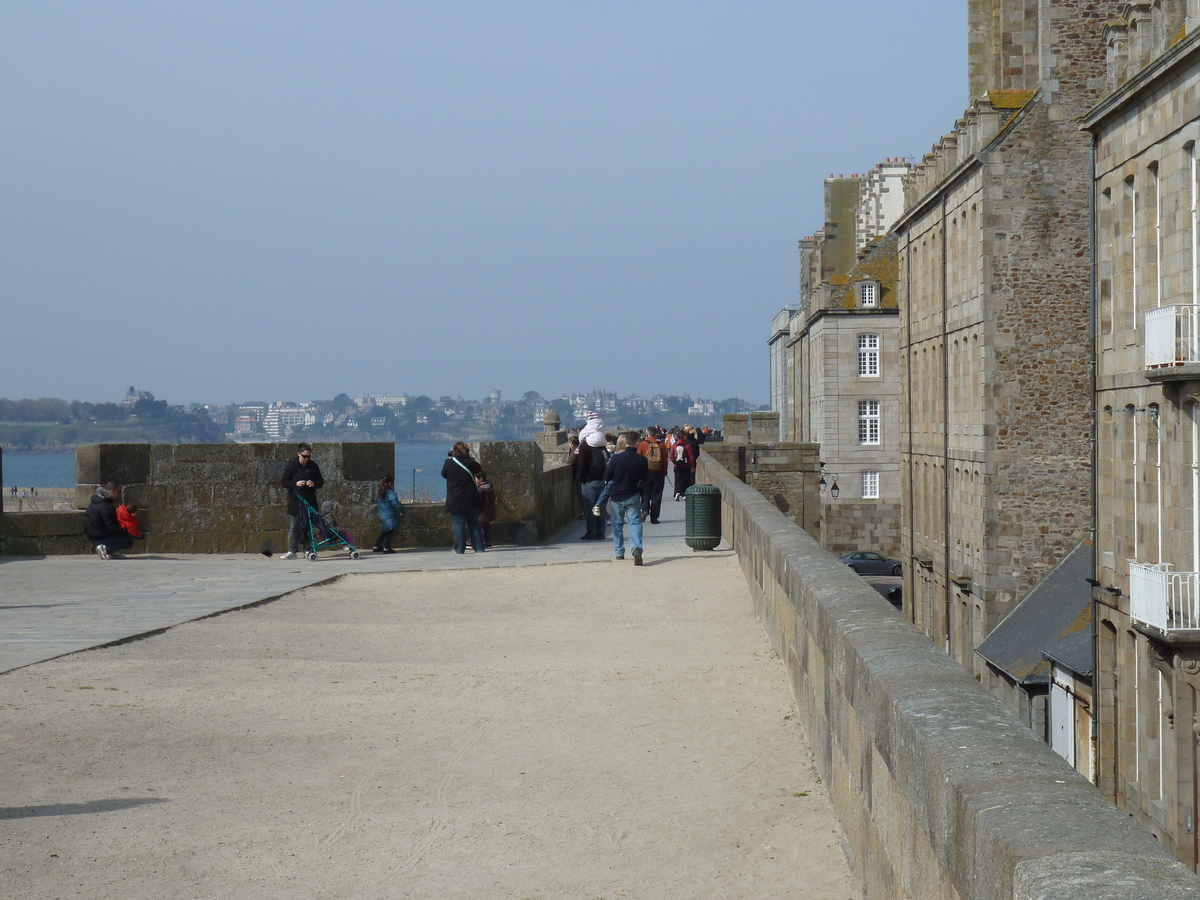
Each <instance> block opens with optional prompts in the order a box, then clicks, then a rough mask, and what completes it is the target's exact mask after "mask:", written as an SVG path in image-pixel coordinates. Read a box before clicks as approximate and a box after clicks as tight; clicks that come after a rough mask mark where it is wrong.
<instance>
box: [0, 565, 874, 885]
mask: <svg viewBox="0 0 1200 900" xmlns="http://www.w3.org/2000/svg"><path fill="white" fill-rule="evenodd" d="M0 709H2V719H0V722H2V723H3V727H2V728H0V760H2V764H0V798H2V799H0V896H4V897H8V898H16V897H37V898H50V897H86V898H118V897H120V898H166V897H204V898H265V897H270V898H275V897H279V898H285V897H286V898H318V897H320V898H325V897H331V898H332V897H336V898H350V897H353V898H365V900H371V898H396V897H404V898H408V897H413V898H457V897H464V898H465V897H471V898H536V900H540V898H551V897H575V898H587V900H594V898H618V897H623V898H628V897H634V898H647V900H665V898H712V897H731V898H734V897H737V898H770V897H798V898H821V900H840V898H848V897H850V896H851V888H850V879H849V875H848V873H847V868H846V863H845V860H844V858H843V856H842V853H841V849H840V843H839V832H838V829H837V825H836V821H835V819H834V818H833V815H832V811H831V810H830V807H829V804H828V802H827V800H826V797H825V792H824V788H823V787H822V786H821V784H820V783H819V780H818V778H817V777H816V776H815V774H814V771H813V767H812V765H811V762H810V757H809V753H808V747H807V743H806V741H805V738H804V735H803V733H802V732H801V731H800V729H799V727H798V725H797V724H796V721H795V718H794V705H793V702H792V699H791V696H790V693H789V690H788V687H787V682H786V675H785V672H784V669H783V667H782V664H781V663H780V662H779V661H778V660H777V659H775V658H774V656H773V654H772V652H771V650H770V648H769V646H768V645H767V643H766V639H765V637H764V636H763V634H762V630H761V628H760V627H759V625H758V623H757V622H756V621H755V619H754V618H753V616H752V615H751V613H750V609H749V601H748V598H747V597H746V589H745V585H744V583H743V581H742V578H741V574H740V572H739V571H738V570H737V567H736V563H735V562H734V560H733V558H732V557H731V556H730V555H729V554H711V555H704V556H696V557H693V558H685V559H676V560H664V561H661V562H658V563H657V564H655V565H647V566H644V567H642V568H640V569H635V568H634V567H633V566H632V565H631V564H628V563H626V564H615V563H606V564H599V563H590V564H589V563H582V564H576V565H566V566H551V567H533V568H519V569H503V570H493V571H454V572H426V573H402V574H386V575H363V576H354V577H352V578H347V579H343V580H342V581H340V582H338V583H336V584H334V585H329V586H325V587H320V588H314V589H310V590H306V591H303V592H301V593H298V594H295V595H292V596H290V597H287V598H285V599H283V600H281V601H278V602H275V603H272V604H269V605H266V606H263V607H259V608H255V609H249V610H243V611H240V612H235V613H231V614H228V615H224V616H221V617H218V618H214V619H209V620H205V621H201V622H195V623H191V624H187V625H183V626H180V627H178V628H174V629H172V630H170V631H169V632H167V633H166V634H163V635H160V636H157V637H154V638H151V639H149V640H145V641H140V642H137V643H133V644H128V645H125V646H121V647H114V648H108V649H104V650H98V651H92V652H87V653H81V654H76V655H74V656H71V657H66V658H63V659H59V660H54V661H51V662H47V663H42V664H39V665H36V666H32V667H30V668H27V669H22V670H18V671H15V672H10V673H8V674H7V675H4V676H3V677H0Z"/></svg>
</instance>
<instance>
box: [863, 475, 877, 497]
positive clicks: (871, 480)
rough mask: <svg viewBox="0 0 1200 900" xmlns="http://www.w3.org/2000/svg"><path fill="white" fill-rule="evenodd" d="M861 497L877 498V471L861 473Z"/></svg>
mask: <svg viewBox="0 0 1200 900" xmlns="http://www.w3.org/2000/svg"><path fill="white" fill-rule="evenodd" d="M862 498H863V499H864V500H878V499H879V473H878V472H863V473H862Z"/></svg>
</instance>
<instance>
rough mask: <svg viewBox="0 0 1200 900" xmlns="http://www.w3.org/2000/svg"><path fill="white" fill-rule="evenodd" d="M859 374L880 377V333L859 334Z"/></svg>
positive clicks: (867, 376)
mask: <svg viewBox="0 0 1200 900" xmlns="http://www.w3.org/2000/svg"><path fill="white" fill-rule="evenodd" d="M858 374H859V377H860V378H878V377H879V335H877V334H860V335H859V336H858Z"/></svg>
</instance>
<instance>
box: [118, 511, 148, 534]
mask: <svg viewBox="0 0 1200 900" xmlns="http://www.w3.org/2000/svg"><path fill="white" fill-rule="evenodd" d="M117 524H118V525H120V526H121V527H122V528H123V529H125V531H126V533H128V534H129V535H130V536H131V537H135V538H140V537H143V536H144V535H143V534H142V531H141V527H140V526H139V525H138V507H137V504H136V503H122V504H121V505H120V506H118V507H117Z"/></svg>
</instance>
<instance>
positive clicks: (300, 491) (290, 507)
mask: <svg viewBox="0 0 1200 900" xmlns="http://www.w3.org/2000/svg"><path fill="white" fill-rule="evenodd" d="M279 483H280V484H282V485H283V487H284V488H285V489H286V490H287V492H288V495H287V497H288V500H287V512H288V552H287V553H285V554H283V556H281V557H279V558H280V559H295V558H296V551H297V550H299V549H300V541H301V539H302V538H303V540H304V542H305V544H306V545H307V543H308V511H307V510H305V509H304V507H303V506H302V505H301V504H300V498H304V500H305V502H307V503H308V505H309V506H311V507H312V508H313V509H314V510H315V509H317V490H318V489H319V488H321V487H323V486H324V485H325V478H324V476H323V475H321V467H320V466H318V465H317V462H316V460H315V459H313V458H312V447H311V446H310V445H308V444H305V443H303V442H301V443H299V444H297V445H296V458H295V459H293V460H289V461H288V464H287V465H286V466H284V467H283V477H282V478H281V479H280V480H279Z"/></svg>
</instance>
